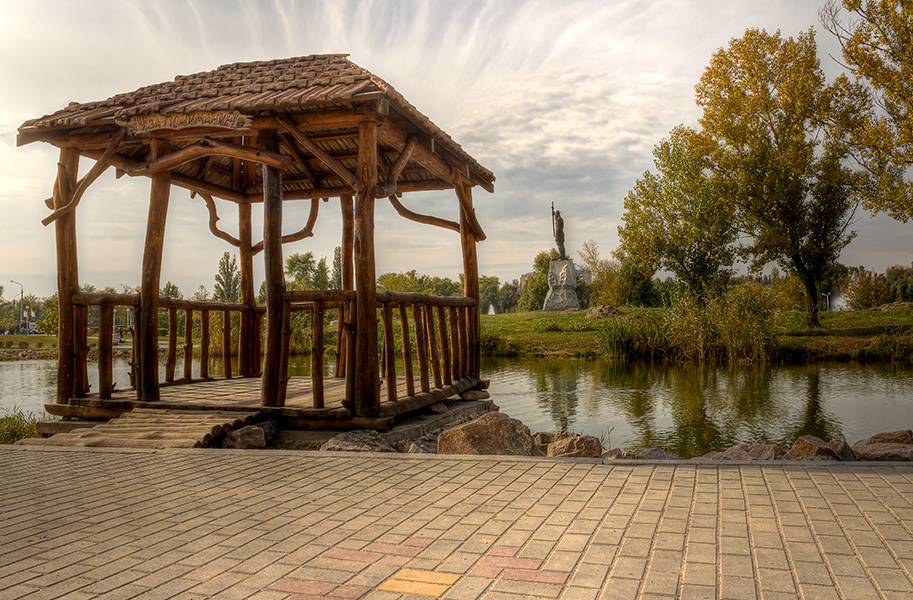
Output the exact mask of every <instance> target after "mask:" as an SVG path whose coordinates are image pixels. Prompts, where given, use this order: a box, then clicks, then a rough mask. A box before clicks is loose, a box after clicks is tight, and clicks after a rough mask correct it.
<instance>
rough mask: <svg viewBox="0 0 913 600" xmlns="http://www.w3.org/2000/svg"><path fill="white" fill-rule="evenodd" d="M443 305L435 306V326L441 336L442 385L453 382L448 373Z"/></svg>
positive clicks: (448, 363) (445, 322)
mask: <svg viewBox="0 0 913 600" xmlns="http://www.w3.org/2000/svg"><path fill="white" fill-rule="evenodd" d="M444 310H445V308H444V307H443V306H438V307H437V327H438V332H439V333H440V337H441V371H443V375H444V385H450V384H452V383H453V378H452V377H451V373H450V343H449V342H448V341H447V317H446V315H445V313H444Z"/></svg>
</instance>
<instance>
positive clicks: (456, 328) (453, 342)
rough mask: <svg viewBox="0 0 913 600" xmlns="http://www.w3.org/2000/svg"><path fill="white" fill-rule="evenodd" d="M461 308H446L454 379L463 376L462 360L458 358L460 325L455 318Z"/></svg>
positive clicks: (456, 379)
mask: <svg viewBox="0 0 913 600" xmlns="http://www.w3.org/2000/svg"><path fill="white" fill-rule="evenodd" d="M458 310H461V309H459V308H456V307H453V306H451V307H449V308H448V309H447V320H448V321H449V322H450V354H451V355H452V357H453V365H452V375H453V380H454V381H459V380H460V379H462V378H463V362H462V361H461V359H460V325H459V321H458V320H457V311H458Z"/></svg>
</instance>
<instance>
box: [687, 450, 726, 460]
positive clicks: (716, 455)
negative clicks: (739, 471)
mask: <svg viewBox="0 0 913 600" xmlns="http://www.w3.org/2000/svg"><path fill="white" fill-rule="evenodd" d="M723 454H724V453H723V452H708V453H707V454H705V455H703V456H695V457H693V458H692V459H691V460H726V459H725V458H723Z"/></svg>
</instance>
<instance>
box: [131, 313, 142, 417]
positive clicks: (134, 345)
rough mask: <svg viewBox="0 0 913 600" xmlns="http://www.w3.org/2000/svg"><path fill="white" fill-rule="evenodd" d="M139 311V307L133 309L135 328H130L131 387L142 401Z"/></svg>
mask: <svg viewBox="0 0 913 600" xmlns="http://www.w3.org/2000/svg"><path fill="white" fill-rule="evenodd" d="M139 311H140V308H139V307H138V306H137V307H135V308H134V309H133V327H131V328H130V387H132V388H133V389H134V390H136V399H137V400H139V399H140V396H139V395H140V387H139V386H138V385H137V383H138V382H137V381H136V374H137V372H138V370H137V364H136V361H137V356H138V354H139V343H138V340H137V335H136V324H137V323H139Z"/></svg>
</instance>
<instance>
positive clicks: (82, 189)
mask: <svg viewBox="0 0 913 600" xmlns="http://www.w3.org/2000/svg"><path fill="white" fill-rule="evenodd" d="M126 135H127V130H126V129H121V130H120V133H118V134H117V137H116V138H114V141H113V142H111V145H110V146H108V149H107V150H105V152H104V154H102V155H101V157H100V158H99V159H98V160H97V161H95V164H94V165H92V168H91V169H89V172H88V173H86V175H85V177H83V178H82V179H80V180H79V184H77V186H76V189H75V190H74V191H73V195H72V196H71V197H70V200H69V202H67V204H66V205H65V206H61V207H60V208H58V209H57V210H55V211H54V212H52V213H51V214H50V215H48V216H47V217H45V218H43V219H42V220H41V223H42V225H45V226H47V225H50V224H51V223H53V222H54V221H55V220H56V219H57V218H58V217H59V216H60V215H65V214H67V213H70V212H73V211H74V210H76V207H77V206H78V205H79V201H80V200H82V196H83V194H85V193H86V190H87V189H89V186H90V185H92V183H93V182H94V181H95V180H96V179H98V178H99V177H101V174H102V173H104V172H105V171H106V170H107V169H108V167H110V166H111V163H110V162H109V161H110V160H111V157H112V156H113V155H114V153H115V152H116V151H117V146H118V145H119V144H120V143H121V142H122V141H124V136H126ZM53 202H54V201H53V199H52V200H51V204H50V206H53ZM47 203H48V201H47V200H45V204H47Z"/></svg>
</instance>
